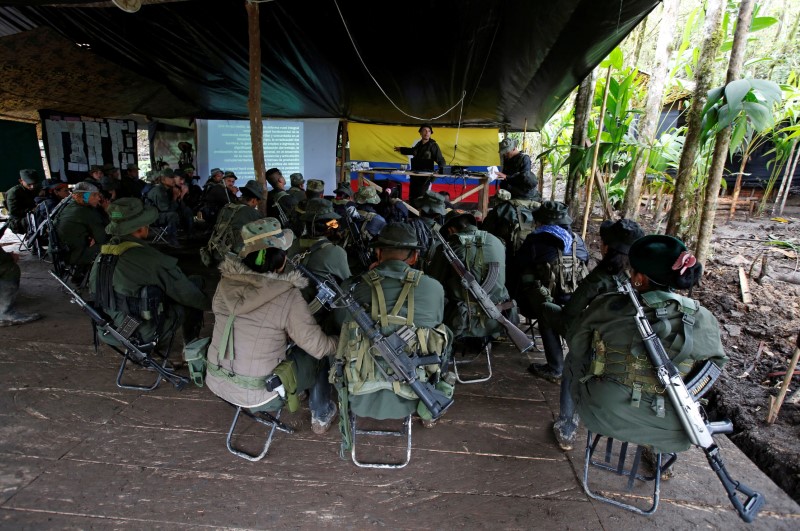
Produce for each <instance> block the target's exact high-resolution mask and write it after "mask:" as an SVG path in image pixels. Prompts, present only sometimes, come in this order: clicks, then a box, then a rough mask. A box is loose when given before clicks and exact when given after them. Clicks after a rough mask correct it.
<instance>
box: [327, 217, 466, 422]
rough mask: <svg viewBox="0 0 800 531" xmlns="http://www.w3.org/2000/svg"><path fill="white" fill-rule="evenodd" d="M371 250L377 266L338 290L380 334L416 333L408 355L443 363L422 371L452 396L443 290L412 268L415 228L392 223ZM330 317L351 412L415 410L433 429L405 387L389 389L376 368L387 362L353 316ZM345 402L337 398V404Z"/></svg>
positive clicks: (399, 414) (386, 415)
mask: <svg viewBox="0 0 800 531" xmlns="http://www.w3.org/2000/svg"><path fill="white" fill-rule="evenodd" d="M371 245H372V246H373V247H374V248H375V252H376V255H377V258H378V264H377V266H376V267H374V268H372V269H371V270H370V271H369V272H367V273H365V274H363V275H361V276H359V277H353V278H351V279H350V280H349V281H347V282H345V283H344V284H343V286H342V288H343V289H344V290H345V291H350V292H351V293H352V294H353V296H354V297H355V299H356V300H357V301H358V302H359V303H360V304H361V305H362V306H363V307H364V308H365V309H366V311H367V312H368V313H370V315H371V316H372V319H373V320H375V321H376V322H377V323H379V325H380V326H381V331H382V332H383V333H384V334H391V333H393V332H394V331H396V330H397V329H398V328H400V326H402V325H408V326H410V327H412V328H413V329H415V331H416V336H417V342H415V343H414V346H413V347H412V350H411V352H416V353H420V352H421V353H427V354H438V355H439V356H440V357H441V364H439V365H427V366H425V367H424V372H425V374H424V379H425V380H427V381H429V382H431V383H432V384H434V385H436V387H437V389H439V390H440V391H442V392H443V393H445V394H446V395H450V396H451V395H452V391H453V387H452V384H451V383H449V382H446V381H445V380H444V379H443V377H442V374H441V367H442V366H446V364H447V363H448V361H449V357H450V351H451V346H452V332H451V331H450V329H448V328H447V326H446V325H445V324H444V323H443V320H444V289H443V288H442V285H441V284H439V282H437V281H436V280H434V279H433V278H431V277H429V276H427V275H425V274H424V273H422V272H421V271H418V270H416V269H413V268H412V267H411V266H412V265H413V264H414V263H415V262H416V261H417V259H418V258H419V243H418V242H417V237H416V234H415V233H414V229H413V228H412V227H411V226H410V225H408V224H405V223H390V224H388V225H386V227H384V229H383V230H382V231H381V233H380V235H379V236H378V237H377V238H376V239H375V240H374V241H373V242H372V243H371ZM333 318H334V323H335V326H337V327H339V328H340V329H341V335H340V338H339V348H338V350H337V353H336V358H337V360H338V361H340V362H341V363H343V364H344V374H345V378H346V380H347V394H348V395H349V401H348V403H349V405H350V409H351V411H352V412H353V413H355V414H356V415H358V416H360V417H371V418H374V419H379V420H384V419H399V418H404V417H406V416H408V415H410V414H412V413H414V412H415V411H416V412H417V413H419V414H420V415H421V418H423V420H424V422H423V425H424V426H426V427H430V426H432V425H433V424H432V423H431V422H429V421H428V420H426V418H427V419H430V412H428V410H427V408H426V407H425V406H424V404H422V403H421V402H420V401H419V398H418V397H417V395H416V394H415V393H414V392H413V390H411V388H410V387H409V386H408V385H393V383H392V381H389V380H387V379H386V378H385V377H383V376H382V372H381V371H380V370H378V369H377V368H376V367H375V366H374V364H376V363H380V364H381V366H382V367H384V370H387V369H386V366H385V365H384V364H385V362H384V361H383V360H382V359H381V358H380V357H375V356H374V355H373V354H372V353H371V351H370V344H369V341H368V340H367V339H366V338H365V336H364V334H363V333H361V332H360V330H359V328H358V325H357V324H356V323H355V322H354V320H353V318H352V315H351V314H350V313H349V312H348V311H347V310H346V309H342V308H337V309H335V310H334V312H333ZM420 372H421V370H420V371H418V374H419V373H420ZM448 379H449V376H448ZM394 383H395V384H396V383H397V382H394ZM343 398H344V397H343V396H340V400H342V399H343Z"/></svg>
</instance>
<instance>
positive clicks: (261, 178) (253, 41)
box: [245, 2, 267, 214]
mask: <svg viewBox="0 0 800 531" xmlns="http://www.w3.org/2000/svg"><path fill="white" fill-rule="evenodd" d="M245 9H247V33H248V36H249V38H250V94H249V96H248V98H247V110H248V111H249V114H250V144H251V146H252V150H253V169H254V170H255V176H256V180H257V181H258V182H259V183H260V184H261V186H262V187H263V189H264V190H265V192H264V200H263V201H261V204H260V210H261V212H262V214H266V209H267V194H266V186H265V182H266V169H265V164H264V128H263V124H262V121H261V21H260V20H259V9H258V4H255V3H253V2H247V3H245Z"/></svg>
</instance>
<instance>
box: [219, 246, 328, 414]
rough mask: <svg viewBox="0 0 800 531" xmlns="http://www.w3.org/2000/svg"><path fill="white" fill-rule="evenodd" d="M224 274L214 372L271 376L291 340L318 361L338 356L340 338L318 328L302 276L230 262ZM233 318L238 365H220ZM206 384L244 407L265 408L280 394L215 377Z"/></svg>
mask: <svg viewBox="0 0 800 531" xmlns="http://www.w3.org/2000/svg"><path fill="white" fill-rule="evenodd" d="M220 271H221V272H222V279H221V280H220V282H219V285H218V286H217V291H216V293H215V294H214V300H213V302H212V309H213V310H214V318H215V322H214V334H213V336H212V338H211V344H210V345H209V347H208V364H209V366H212V365H213V366H220V367H221V368H223V369H225V370H228V371H231V370H232V372H234V373H235V374H237V375H241V376H246V377H266V376H269V375H270V374H272V371H273V369H274V368H275V367H276V366H277V365H278V363H280V362H281V361H282V360H283V359H285V357H286V346H287V343H288V341H289V339H291V340H292V341H294V342H295V343H296V344H297V346H299V347H300V348H302V349H303V350H305V351H306V352H308V353H309V354H310V355H312V356H314V357H315V358H322V357H323V356H326V355H329V354H333V353H334V352H336V345H337V343H338V337H333V336H327V335H325V334H324V333H323V332H322V329H321V328H320V327H319V326H318V325H317V323H316V321H315V320H314V317H313V316H312V315H311V312H310V311H309V309H308V305H307V304H306V301H305V300H303V296H302V295H301V293H300V289H301V288H303V287H305V286H306V284H307V283H308V281H307V280H306V279H305V277H303V276H302V275H301V274H300V273H299V272H298V271H291V272H288V273H283V274H277V273H265V274H262V273H256V272H254V271H252V270H250V269H249V268H248V267H247V266H246V265H244V264H243V263H242V262H241V261H239V260H238V259H235V258H230V257H227V258H226V259H225V261H224V262H223V263H222V265H221V266H220ZM230 315H235V316H236V317H235V320H234V322H233V328H232V332H231V333H232V335H233V343H234V359H233V360H230V359H228V358H226V359H222V360H220V359H219V351H220V346H221V345H220V343H221V342H222V338H223V335H224V331H225V326H226V324H227V322H228V317H229V316H230ZM223 348H224V347H223ZM206 384H207V385H208V388H209V389H210V390H211V391H212V392H213V393H214V394H216V395H217V396H219V397H220V398H222V399H223V400H227V401H228V402H231V403H233V404H236V405H239V406H244V407H255V406H260V405H262V404H265V403H266V402H269V401H270V400H272V399H273V398H275V396H276V393H275V392H274V391H267V390H266V389H245V388H243V387H241V386H239V385H236V384H235V383H234V382H232V381H230V380H229V379H227V378H223V377H217V376H214V375H213V374H211V373H209V374H208V375H207V377H206Z"/></svg>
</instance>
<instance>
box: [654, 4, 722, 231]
mask: <svg viewBox="0 0 800 531" xmlns="http://www.w3.org/2000/svg"><path fill="white" fill-rule="evenodd" d="M722 5H723V0H709V2H708V4H707V7H706V22H705V25H704V27H703V42H702V43H701V45H700V57H699V59H698V61H697V69H696V71H695V83H696V86H695V90H694V94H693V96H692V103H691V106H690V107H689V114H688V116H687V119H686V124H687V130H686V139H685V140H684V142H683V151H682V152H681V160H680V163H679V164H678V174H677V175H676V176H675V189H674V190H673V192H672V196H673V197H672V208H671V209H670V211H669V218H668V219H667V228H666V233H667V234H669V235H671V236H677V237H679V238H683V239H685V238H686V233H687V232H688V230H687V222H688V221H689V214H690V213H689V207H690V206H691V204H692V203H693V198H692V197H690V192H691V187H692V177H693V175H692V173H693V171H694V163H695V159H696V158H697V152H698V151H699V148H700V127H701V119H702V116H701V113H702V111H703V106H704V105H705V103H706V97H707V95H708V90H709V88H711V87H710V85H711V78H712V71H711V70H712V68H713V66H714V58H715V57H716V54H717V50H718V49H719V45H720V42H721V41H722V28H721V25H720V22H721V20H722Z"/></svg>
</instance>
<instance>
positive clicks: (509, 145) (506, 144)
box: [500, 137, 517, 155]
mask: <svg viewBox="0 0 800 531" xmlns="http://www.w3.org/2000/svg"><path fill="white" fill-rule="evenodd" d="M515 149H517V141H516V140H514V139H513V138H509V137H505V138H504V139H503V140H502V141H501V142H500V155H505V154H506V153H509V152H511V151H514V150H515Z"/></svg>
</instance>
